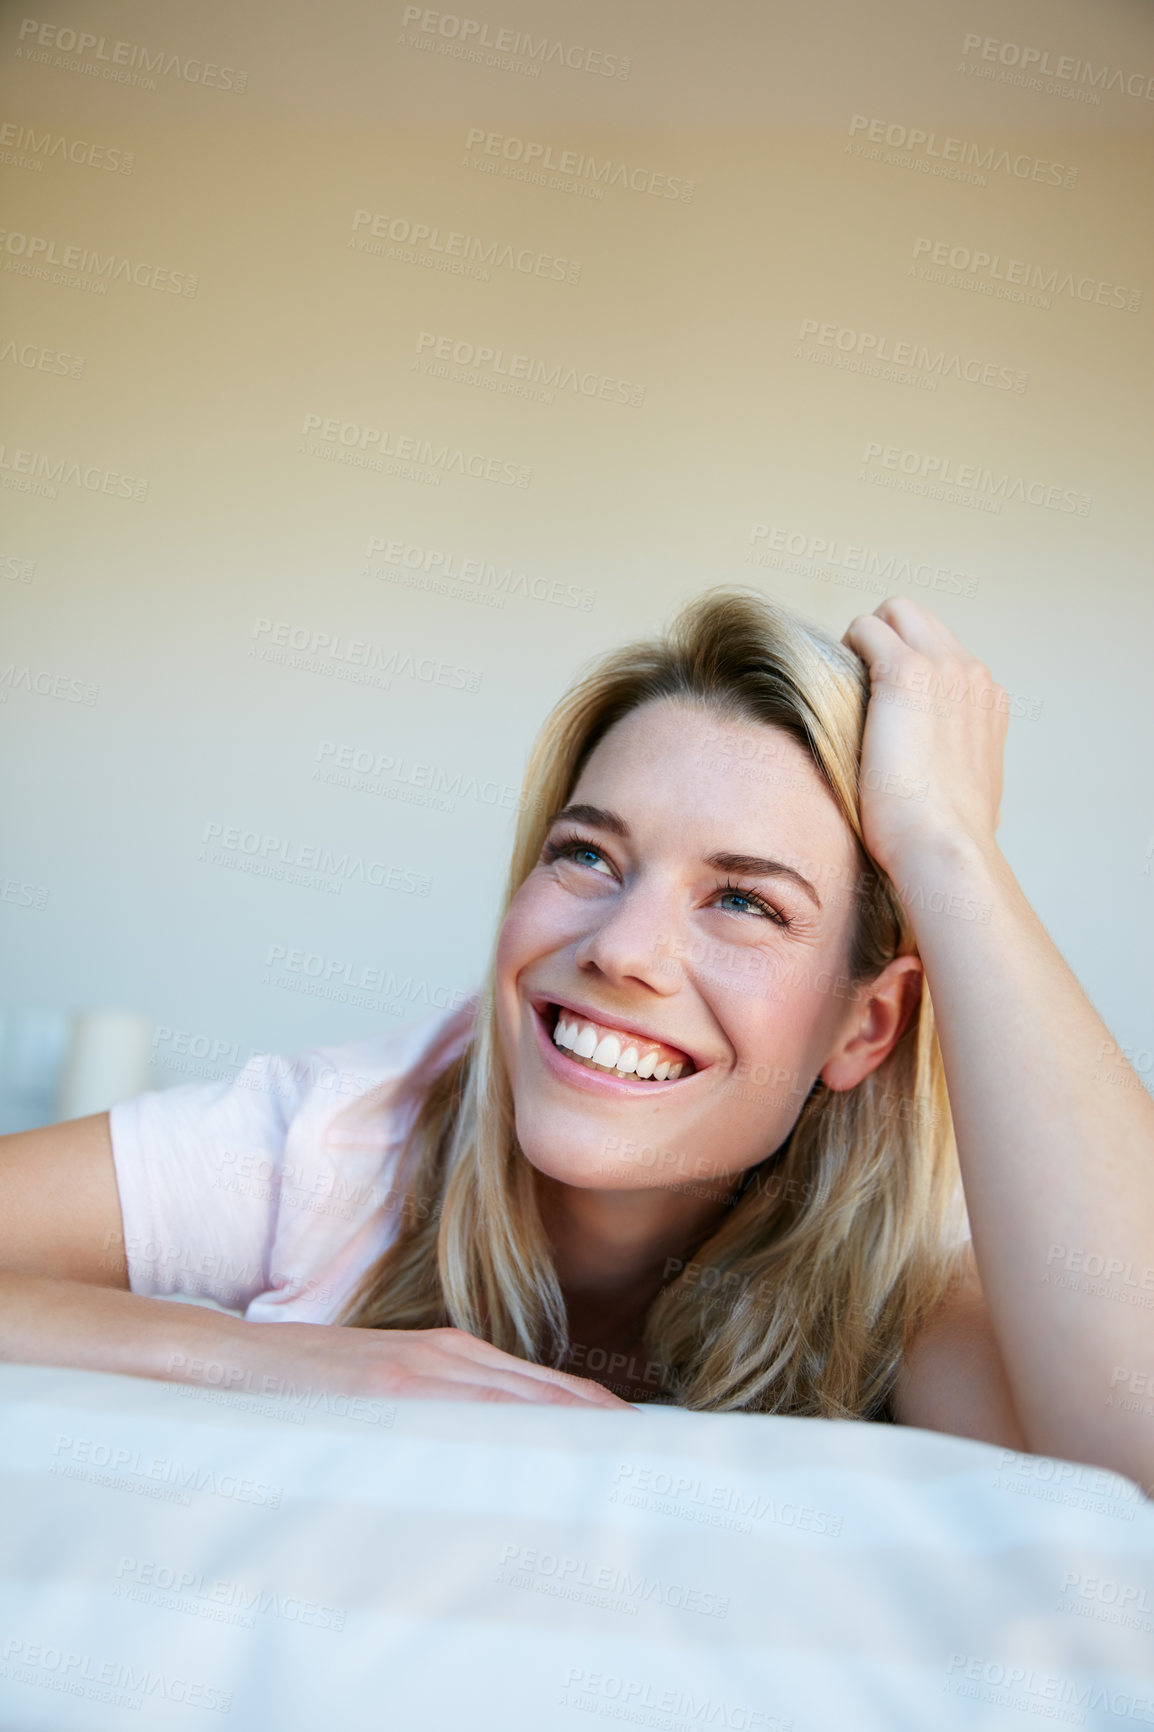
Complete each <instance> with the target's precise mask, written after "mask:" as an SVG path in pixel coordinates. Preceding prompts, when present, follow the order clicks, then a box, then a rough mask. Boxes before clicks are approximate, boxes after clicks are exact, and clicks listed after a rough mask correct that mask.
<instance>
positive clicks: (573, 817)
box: [547, 801, 821, 908]
mask: <svg viewBox="0 0 1154 1732" xmlns="http://www.w3.org/2000/svg"><path fill="white" fill-rule="evenodd" d="M562 823H569V824H592V825H594V826H595V827H596V828H597V829H598V830H608V831H609V833H610V835H613V836H620V837H622V838H623V839H624V840H625V841H628V840H629V838H630V837H631V835H632V831H631V830H630V828H629V826H628V824H627V823H626V822H625V820H624V818H622V817H619V816H618V814H617V813H616V812H608V811H606V810H605V808H604V807H603V806H589V805H586V804H585V803H584V802H582V801H577V802H575V803H573V804H571V805H568V806H562V808H561V810H560V811H559V812H553V813H551V814H550V817H549V821H548V825H547V828H548V829H550V830H551V829H552V828H553V826H554V824H562ZM702 864H703V865H705V866H713V867H714V868H715V869H716V870H717V871H718V872H739V873H741V874H742V875H743V876H744V877H748V878H787V879H788V880H789V882H790V883H791V884H796V885H797V887H798V889H799V890H804V891H805V894H806V895H807V896H808V897H809V899H810V901H811V902H813V903H814V904H815V905H816V906H817V907H818V908H820V907H821V897H820V896H819V895H818V893H817V891H816V890H815V889H814V887H813V885H812V884H811V883H810V881H809V879H808V878H803V877H802V875H801V873H800V872H796V871H795V870H794V868H793V867H792V866H787V865H786V864H785V862H784V860H766V859H763V858H762V856H761V855H760V854H727V853H724V852H723V853H720V854H707V855H706V857H705V859H704V861H703V862H702Z"/></svg>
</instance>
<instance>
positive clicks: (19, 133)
mask: <svg viewBox="0 0 1154 1732" xmlns="http://www.w3.org/2000/svg"><path fill="white" fill-rule="evenodd" d="M0 145H3V146H5V147H6V149H7V150H13V151H28V152H29V153H30V154H29V155H28V156H27V157H25V158H24V159H23V161H22V162H20V163H18V164H16V166H17V167H21V168H23V167H25V166H30V167H32V168H41V167H42V166H43V164H42V163H41V162H39V161H36V160H34V159H35V158H38V157H43V158H44V159H45V160H47V158H49V157H53V156H58V157H60V158H61V160H62V161H65V162H75V163H80V164H82V165H83V166H84V167H85V168H100V169H104V170H106V171H107V172H108V173H111V174H131V173H132V169H133V164H134V163H135V161H136V157H135V155H134V153H133V152H132V151H131V150H117V149H116V148H115V146H113V145H109V144H91V143H90V142H89V141H88V140H87V139H83V138H65V136H64V134H63V133H62V132H37V130H36V128H35V127H34V126H21V125H19V124H18V123H17V122H16V121H12V120H9V121H5V122H4V124H3V125H0ZM2 160H4V161H6V162H13V161H14V160H15V159H14V158H12V157H9V156H7V155H5V156H3V158H2Z"/></svg>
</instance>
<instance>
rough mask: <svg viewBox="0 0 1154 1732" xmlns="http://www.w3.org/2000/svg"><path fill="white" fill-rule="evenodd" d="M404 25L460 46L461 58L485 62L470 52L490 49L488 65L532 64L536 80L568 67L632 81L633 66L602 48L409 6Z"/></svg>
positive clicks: (575, 70)
mask: <svg viewBox="0 0 1154 1732" xmlns="http://www.w3.org/2000/svg"><path fill="white" fill-rule="evenodd" d="M401 23H402V25H408V24H413V25H416V27H417V29H418V30H420V31H422V32H424V33H425V34H426V35H428V36H432V37H439V38H440V39H441V41H442V42H443V43H445V44H446V45H447V44H448V43H450V42H451V43H455V44H459V45H460V48H461V50H462V53H461V58H469V59H474V58H475V59H477V60H485V59H486V56H485V55H482V54H479V53H470V52H469V50H477V49H481V48H486V49H489V50H491V53H490V54H489V56H488V60H487V63H488V64H495V65H498V66H499V65H500V59H499V56H501V55H504V54H508V55H511V56H512V57H513V58H514V59H515V60H522V61H529V62H530V63H533V64H532V70H533V73H534V75H535V76H536V75H537V74H538V73H539V72H540V70H541V67H542V66H567V67H568V68H569V70H570V72H592V73H595V74H596V75H598V76H599V77H601V78H628V77H629V71H630V68H631V66H632V64H633V62H632V61H631V60H628V59H626V58H625V57H624V56H623V55H620V54H606V53H604V52H603V51H602V50H601V49H598V48H581V47H579V46H578V44H576V43H565V42H561V41H559V40H558V39H557V38H556V37H552V36H540V37H534V36H531V35H530V34H529V32H528V31H527V30H513V29H511V28H508V27H504V26H502V27H498V28H492V27H491V26H490V25H489V24H488V23H484V22H482V20H481V19H479V18H460V17H458V16H457V14H456V13H454V12H431V11H429V10H427V9H426V8H425V7H424V6H406V7H405V9H404V11H403V13H402V14H401ZM429 46H430V47H432V46H433V44H432V43H430V44H429ZM445 51H446V50H442V52H445Z"/></svg>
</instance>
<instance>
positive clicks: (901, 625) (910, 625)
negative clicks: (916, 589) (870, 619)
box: [876, 595, 970, 657]
mask: <svg viewBox="0 0 1154 1732" xmlns="http://www.w3.org/2000/svg"><path fill="white" fill-rule="evenodd" d="M876 612H877V615H878V617H879V619H883V620H884V621H885V622H886V624H887V625H891V626H893V628H894V630H895V631H896V632H897V633H898V635H899V636H900V637H902V638H904V639H905V641H906V643H908V644H909V646H910V648H911V649H916V650H920V651H921V652H922V654H923V655H928V656H933V655H942V654H943V653H944V654H946V655H952V656H961V657H967V656H968V655H969V653H970V652H969V651H968V650H967V648H966V646H965V644H964V643H962V641H961V639H960V638H958V637H956V636H955V634H954V633H953V632H952V631H951V630H950V628H949V626H948V625H947V624H946V622H945V620H943V619H939V618H938V616H937V614H936V613H931V612H930V610H929V608H928V607H922V605H921V603H920V602H916V601H914V600H913V599H912V597H910V596H908V595H887V597H886V599H885V600H884V601H883V602H882V603H881V604H880V606H879V607H878V608H877V609H876Z"/></svg>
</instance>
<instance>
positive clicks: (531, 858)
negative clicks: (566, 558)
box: [342, 586, 960, 1418]
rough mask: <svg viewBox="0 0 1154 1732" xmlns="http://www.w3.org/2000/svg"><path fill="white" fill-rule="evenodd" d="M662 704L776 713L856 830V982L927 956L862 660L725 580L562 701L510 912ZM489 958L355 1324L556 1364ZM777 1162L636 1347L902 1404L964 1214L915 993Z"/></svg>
mask: <svg viewBox="0 0 1154 1732" xmlns="http://www.w3.org/2000/svg"><path fill="white" fill-rule="evenodd" d="M662 698H667V699H674V700H680V701H682V702H689V703H693V704H696V705H699V706H703V707H705V708H706V709H707V710H708V711H709V712H710V713H712V714H714V715H716V716H717V717H718V719H719V720H722V721H727V720H728V721H742V722H751V721H752V722H761V723H766V724H768V725H770V726H772V727H775V728H780V729H783V730H784V731H785V732H786V733H787V734H788V735H790V736H791V737H792V738H793V739H794V740H796V741H798V742H799V743H800V744H801V745H802V746H803V747H804V748H805V750H806V751H807V752H808V754H809V755H810V757H811V758H812V760H813V762H814V763H815V764H816V766H817V767H818V769H819V771H820V772H821V774H822V776H823V777H824V779H825V782H826V784H827V785H828V787H829V788H830V790H831V792H832V794H833V796H834V799H835V800H836V802H837V805H838V807H839V808H840V810H841V813H842V816H843V817H844V818H845V821H846V823H847V824H848V825H849V827H850V828H851V830H852V831H853V833H854V835H855V837H856V838H857V842H858V851H859V876H858V879H857V883H856V884H855V885H854V886H853V887H852V890H851V891H850V892H849V894H851V895H852V897H853V900H854V908H855V925H854V931H853V935H852V942H851V954H850V959H849V963H848V976H849V979H850V980H851V981H852V982H854V983H860V982H863V981H866V980H870V979H872V978H873V977H875V976H876V975H877V974H878V973H879V972H880V970H881V969H882V968H883V967H884V966H885V965H886V963H887V962H888V961H890V960H891V959H892V958H893V957H894V956H898V955H915V954H916V948H915V943H914V936H913V931H912V928H911V926H910V923H909V920H908V918H907V916H906V913H905V911H904V909H903V908H902V906H901V903H900V901H899V898H898V895H897V891H896V889H895V887H894V885H893V884H892V883H891V881H890V880H889V879H888V878H887V876H886V875H885V873H884V872H882V870H881V869H880V868H879V867H878V866H877V865H876V864H875V863H874V862H873V861H872V860H871V859H870V858H869V857H868V855H867V854H866V852H865V849H864V846H863V844H862V828H861V814H860V807H859V802H858V772H859V765H860V754H861V741H862V732H863V727H864V722H865V713H866V705H867V702H868V698H869V680H868V675H867V673H866V670H865V668H864V666H863V664H862V662H861V660H860V659H859V658H858V656H856V655H855V654H854V653H853V652H852V651H851V650H850V649H848V648H847V647H846V646H845V645H844V644H841V643H839V642H837V641H836V640H835V639H834V638H832V637H830V636H828V635H827V634H826V633H825V632H823V631H821V630H820V629H819V628H817V627H815V626H812V625H810V624H808V623H807V622H805V621H804V620H802V619H801V618H799V617H798V616H797V615H796V614H794V613H793V612H792V611H791V610H789V609H787V608H785V607H783V606H780V605H779V604H777V603H774V602H772V601H769V600H767V599H766V598H765V597H764V596H762V595H760V594H759V593H757V592H754V591H748V590H745V589H739V588H735V587H728V586H727V587H724V588H719V589H712V590H708V591H706V592H705V593H704V594H702V595H700V596H698V597H697V598H696V599H694V600H693V601H692V602H690V603H689V604H688V605H687V606H686V607H684V608H683V609H682V611H681V612H680V613H679V614H678V615H677V617H676V619H675V620H674V621H673V622H672V624H671V625H670V626H669V628H668V629H667V631H666V633H665V634H664V636H663V637H661V638H659V639H655V640H648V641H643V642H638V643H632V644H628V645H626V646H625V647H623V648H621V649H618V650H616V651H613V652H612V653H610V654H608V655H605V656H604V657H602V658H601V659H600V660H599V661H598V662H596V663H595V664H594V666H593V668H592V671H590V672H589V673H587V674H586V675H585V676H584V677H583V678H581V679H579V680H578V681H577V682H576V683H575V684H574V685H573V686H572V687H571V688H570V690H569V691H568V692H567V693H566V694H565V695H564V697H562V699H561V701H560V702H559V703H558V704H557V705H556V707H555V708H554V709H553V711H552V712H551V714H550V715H549V717H548V718H547V720H546V722H545V725H544V727H543V728H542V730H541V733H540V735H539V737H538V739H537V741H536V744H535V746H534V748H533V751H532V753H531V755H530V758H529V763H528V767H527V770H526V774H525V781H524V789H523V800H522V809H521V814H520V818H519V822H518V827H517V834H516V838H515V842H514V846H513V855H512V861H511V865H510V870H509V876H508V882H507V885H506V890H505V897H504V902H503V905H502V908H501V921H502V922H503V920H504V916H505V914H506V912H507V910H508V907H509V904H510V902H511V901H512V899H513V897H514V895H515V894H516V892H517V890H518V889H519V888H520V886H521V884H522V883H523V882H524V880H525V879H526V878H527V876H528V875H529V873H530V872H531V871H532V870H533V868H534V867H535V865H536V864H537V862H538V860H539V858H540V853H541V849H542V846H543V843H544V840H545V836H546V832H547V820H548V816H549V814H550V813H552V812H555V811H557V810H559V809H560V808H561V807H563V806H564V804H565V803H566V801H567V800H568V799H569V797H570V795H571V793H572V790H573V788H574V786H575V785H576V782H577V779H578V777H579V776H580V774H581V770H582V768H583V766H584V765H585V763H586V761H587V760H588V758H589V756H590V754H591V753H592V751H593V750H594V748H595V747H596V746H597V744H598V742H599V741H601V740H602V739H604V737H605V735H606V734H607V733H608V732H609V730H610V729H611V728H612V727H613V726H614V724H615V723H616V722H618V721H620V720H621V719H622V717H623V716H626V715H627V714H629V712H630V711H632V710H633V709H635V708H637V707H638V706H639V705H641V704H644V703H648V702H650V701H652V700H655V699H662ZM499 924H500V922H499ZM494 968H495V944H494V949H493V951H492V952H491V954H490V960H489V966H488V969H487V972H486V977H485V984H484V986H483V987H482V989H481V991H480V993H479V995H478V1005H477V1014H476V1023H475V1026H474V1029H473V1031H472V1034H471V1037H470V1039H469V1041H468V1044H467V1045H466V1047H465V1049H464V1050H463V1052H462V1053H461V1054H460V1056H459V1057H458V1058H457V1059H456V1060H455V1061H454V1062H452V1063H450V1064H449V1065H448V1067H447V1068H446V1069H444V1070H443V1071H442V1072H441V1074H440V1075H438V1076H437V1077H436V1078H435V1079H434V1080H433V1081H432V1083H431V1086H429V1087H428V1089H427V1091H426V1093H425V1095H424V1098H423V1100H422V1102H421V1104H420V1106H419V1108H418V1110H417V1112H416V1116H415V1118H414V1121H413V1124H412V1128H411V1130H410V1132H409V1135H408V1137H407V1140H406V1144H405V1148H404V1151H403V1155H402V1162H401V1168H400V1177H399V1180H398V1184H399V1186H400V1188H401V1189H402V1191H403V1194H404V1195H405V1196H406V1198H407V1199H408V1200H409V1206H407V1207H402V1209H401V1228H400V1232H399V1235H398V1237H397V1238H396V1239H395V1241H394V1242H393V1244H392V1245H391V1246H390V1247H389V1249H388V1250H387V1251H386V1252H385V1253H384V1255H383V1256H382V1257H381V1258H380V1259H379V1261H378V1262H377V1263H376V1265H375V1266H374V1267H373V1268H372V1269H371V1270H370V1271H369V1272H368V1274H367V1276H366V1277H365V1278H364V1280H363V1281H362V1283H361V1285H360V1287H359V1288H358V1291H357V1293H356V1294H355V1295H354V1296H353V1298H352V1300H351V1301H350V1303H349V1305H348V1306H347V1307H346V1309H345V1312H344V1316H343V1319H342V1320H343V1321H345V1322H348V1323H353V1324H356V1325H358V1326H360V1327H363V1328H378V1329H384V1328H389V1329H426V1328H433V1327H438V1326H443V1325H445V1324H451V1325H453V1326H455V1327H457V1328H459V1329H464V1330H467V1331H468V1332H469V1333H471V1334H473V1335H476V1336H479V1337H481V1338H483V1339H485V1340H487V1341H490V1342H492V1343H493V1344H494V1345H495V1346H497V1347H500V1348H503V1349H504V1350H505V1351H506V1352H508V1353H512V1354H516V1355H518V1356H519V1357H521V1358H523V1359H528V1360H533V1361H536V1362H537V1363H539V1364H553V1365H563V1364H564V1363H565V1361H566V1358H567V1355H568V1352H569V1339H568V1327H567V1319H566V1310H565V1301H564V1297H563V1295H562V1292H561V1288H560V1285H559V1282H558V1279H557V1275H556V1272H555V1269H554V1266H553V1262H552V1257H551V1252H550V1247H549V1243H548V1239H547V1237H546V1234H545V1231H544V1228H543V1226H542V1222H541V1217H540V1214H539V1212H538V1207H537V1200H536V1191H535V1184H534V1180H535V1172H534V1169H533V1168H532V1166H531V1165H530V1163H529V1161H528V1160H527V1159H526V1157H525V1156H524V1154H523V1153H522V1151H521V1149H520V1148H519V1146H518V1143H517V1138H516V1132H515V1128H514V1114H513V1096H512V1088H511V1084H510V1081H509V1077H508V1074H507V1071H506V1068H505V1064H504V1061H503V1058H502V1055H501V1050H500V1045H499V1040H498V1032H497V1023H496V1015H495V1009H494ZM771 1161H772V1168H771V1170H767V1168H768V1167H769V1163H768V1162H763V1163H761V1165H760V1166H759V1167H756V1168H753V1169H751V1171H750V1173H748V1174H747V1175H746V1179H745V1182H744V1184H743V1185H742V1186H741V1187H739V1193H738V1195H737V1197H736V1200H733V1202H732V1206H731V1207H730V1208H729V1209H728V1211H727V1213H726V1214H725V1217H724V1219H723V1220H722V1222H721V1224H720V1225H719V1226H717V1227H716V1228H715V1229H714V1230H713V1231H712V1233H711V1234H710V1235H709V1236H708V1237H707V1238H706V1239H705V1242H704V1243H703V1244H701V1245H700V1246H699V1247H698V1248H697V1251H696V1252H695V1254H694V1261H693V1262H692V1264H687V1265H684V1266H681V1265H679V1271H678V1273H677V1274H676V1276H675V1278H674V1279H673V1280H671V1281H670V1282H669V1283H668V1284H667V1285H666V1286H665V1287H664V1288H663V1289H662V1291H661V1292H660V1293H659V1294H658V1296H657V1298H656V1299H655V1301H654V1302H653V1304H652V1306H651V1307H650V1309H649V1312H648V1314H647V1317H646V1322H645V1331H644V1337H645V1344H646V1348H647V1351H648V1353H649V1355H650V1358H651V1361H652V1363H653V1364H655V1365H656V1366H658V1367H659V1368H660V1376H661V1380H662V1383H661V1387H662V1389H663V1391H664V1393H665V1397H666V1398H667V1399H672V1400H675V1401H676V1402H677V1403H678V1404H679V1405H681V1406H684V1407H688V1408H698V1409H709V1410H713V1411H719V1412H727V1411H735V1410H737V1411H746V1412H763V1413H789V1414H797V1415H810V1416H821V1417H827V1418H877V1417H888V1416H889V1415H888V1413H887V1403H888V1401H889V1398H890V1395H891V1393H892V1390H893V1386H894V1382H895V1379H896V1377H897V1373H898V1370H899V1368H900V1363H901V1356H902V1351H903V1348H904V1347H905V1346H906V1345H907V1344H908V1341H909V1339H910V1335H911V1332H912V1331H913V1330H914V1329H916V1328H917V1327H918V1326H919V1325H920V1323H921V1322H922V1321H923V1320H924V1319H925V1318H926V1317H927V1316H928V1315H929V1314H930V1313H931V1312H932V1310H933V1309H934V1308H935V1307H936V1305H937V1304H938V1303H939V1302H940V1300H941V1299H942V1297H943V1296H944V1294H945V1292H946V1290H947V1287H948V1285H949V1282H950V1279H951V1276H952V1273H953V1269H954V1258H955V1253H956V1245H955V1244H953V1243H951V1231H952V1233H953V1239H954V1240H955V1241H956V1240H957V1238H958V1229H957V1223H958V1221H959V1219H960V1217H959V1216H958V1214H957V1210H958V1207H959V1201H960V1181H959V1174H958V1167H957V1154H956V1148H955V1144H954V1135H953V1126H952V1122H951V1119H950V1112H949V1104H948V1100H947V1096H946V1088H945V1077H944V1073H943V1068H942V1059H941V1052H940V1049H939V1046H938V1040H937V1034H936V1031H935V1025H934V1015H933V1007H932V1005H931V1003H930V997H929V993H928V991H927V990H925V988H924V986H923V990H922V994H921V1000H920V1005H919V1008H918V1010H917V1011H916V1013H915V1014H914V1016H913V1017H912V1018H911V1020H910V1023H909V1025H908V1027H907V1028H906V1030H905V1032H904V1033H903V1034H902V1036H901V1038H900V1039H899V1040H898V1042H897V1043H896V1045H895V1047H894V1048H893V1050H892V1052H891V1053H890V1054H889V1056H888V1057H887V1058H886V1059H885V1060H884V1061H883V1063H882V1064H881V1065H879V1066H878V1067H877V1069H876V1070H874V1071H873V1072H872V1073H871V1074H870V1075H869V1076H868V1077H866V1078H865V1080H864V1081H863V1082H861V1083H859V1084H858V1085H857V1086H856V1087H855V1088H852V1089H849V1090H846V1091H844V1092H835V1091H832V1090H830V1089H827V1088H825V1087H824V1085H822V1084H820V1083H818V1084H816V1085H815V1087H814V1089H813V1090H812V1091H811V1094H810V1096H809V1098H808V1099H807V1100H806V1101H805V1103H804V1105H803V1106H802V1108H801V1111H800V1113H799V1114H798V1116H797V1119H796V1121H795V1123H794V1125H793V1127H792V1129H791V1131H790V1132H789V1134H788V1136H787V1138H786V1140H785V1141H784V1143H783V1144H782V1145H781V1147H780V1148H779V1149H778V1150H777V1151H776V1153H775V1155H774V1156H773V1157H771ZM430 1200H432V1201H433V1204H434V1206H433V1207H431V1208H430V1207H429V1206H428V1205H429V1202H430ZM703 1271H704V1272H706V1273H705V1274H704V1275H703ZM710 1276H711V1277H712V1279H709V1278H708V1277H710Z"/></svg>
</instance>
